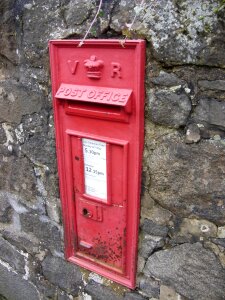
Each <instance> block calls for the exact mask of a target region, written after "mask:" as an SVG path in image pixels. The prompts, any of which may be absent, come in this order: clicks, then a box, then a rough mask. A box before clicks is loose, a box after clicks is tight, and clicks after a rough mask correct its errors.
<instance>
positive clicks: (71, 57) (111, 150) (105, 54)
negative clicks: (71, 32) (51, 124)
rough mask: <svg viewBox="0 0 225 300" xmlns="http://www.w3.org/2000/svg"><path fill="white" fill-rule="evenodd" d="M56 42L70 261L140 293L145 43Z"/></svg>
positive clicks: (53, 55)
mask: <svg viewBox="0 0 225 300" xmlns="http://www.w3.org/2000/svg"><path fill="white" fill-rule="evenodd" d="M79 42H80V41H78V40H57V41H50V59H51V74H52V93H53V102H54V116H55V128H56V147H57V157H58V172H59V180H60V193H61V200H62V210H63V221H64V230H65V255H66V258H67V259H68V260H69V261H70V262H72V263H75V264H78V265H80V266H82V267H84V268H87V269H89V270H91V271H94V272H96V273H98V274H100V275H102V276H105V277H108V278H110V279H112V280H114V281H116V282H118V283H120V284H123V285H125V286H128V287H130V288H134V287H135V272H136V271H135V270H136V257H137V255H136V252H137V240H138V224H139V206H140V181H141V160H142V150H143V136H144V124H143V123H144V65H145V42H144V41H142V40H132V41H128V40H127V41H125V44H121V43H120V41H119V40H87V41H85V43H84V44H83V46H82V47H78V45H79Z"/></svg>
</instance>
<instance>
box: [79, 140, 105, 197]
mask: <svg viewBox="0 0 225 300" xmlns="http://www.w3.org/2000/svg"><path fill="white" fill-rule="evenodd" d="M82 144H83V155H84V177H85V193H86V194H88V195H90V196H94V197H98V198H102V199H104V200H105V201H106V200H107V175H106V143H104V142H99V141H95V140H91V139H85V138H83V139H82Z"/></svg>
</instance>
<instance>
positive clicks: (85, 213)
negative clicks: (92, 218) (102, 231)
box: [83, 208, 89, 217]
mask: <svg viewBox="0 0 225 300" xmlns="http://www.w3.org/2000/svg"><path fill="white" fill-rule="evenodd" d="M83 215H84V216H86V217H87V216H88V215H89V212H88V210H87V208H83Z"/></svg>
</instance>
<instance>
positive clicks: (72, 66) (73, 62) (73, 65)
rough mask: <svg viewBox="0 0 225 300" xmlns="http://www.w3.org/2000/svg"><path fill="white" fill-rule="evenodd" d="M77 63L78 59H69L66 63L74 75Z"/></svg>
mask: <svg viewBox="0 0 225 300" xmlns="http://www.w3.org/2000/svg"><path fill="white" fill-rule="evenodd" d="M78 63H79V60H70V59H68V60H67V64H68V67H69V70H70V72H71V74H73V75H74V74H75V73H76V70H77V66H78Z"/></svg>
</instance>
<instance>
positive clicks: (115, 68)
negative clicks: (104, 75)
mask: <svg viewBox="0 0 225 300" xmlns="http://www.w3.org/2000/svg"><path fill="white" fill-rule="evenodd" d="M111 65H112V71H111V77H112V78H115V76H116V75H117V76H118V77H119V78H121V71H120V70H121V66H120V64H119V63H117V62H112V63H111Z"/></svg>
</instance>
